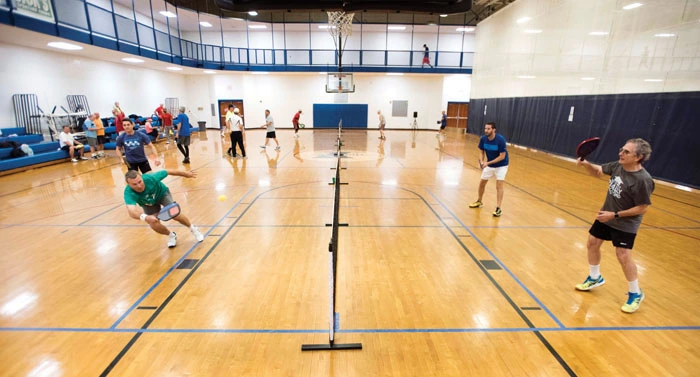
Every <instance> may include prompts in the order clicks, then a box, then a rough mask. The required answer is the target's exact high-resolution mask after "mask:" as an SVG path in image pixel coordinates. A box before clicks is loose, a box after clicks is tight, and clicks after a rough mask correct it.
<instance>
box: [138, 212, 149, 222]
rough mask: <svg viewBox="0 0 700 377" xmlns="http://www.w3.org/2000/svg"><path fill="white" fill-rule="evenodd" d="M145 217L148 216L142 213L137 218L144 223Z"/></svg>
mask: <svg viewBox="0 0 700 377" xmlns="http://www.w3.org/2000/svg"><path fill="white" fill-rule="evenodd" d="M146 217H148V215H147V214H145V213H142V214H141V216H140V217H139V218H140V219H141V221H146Z"/></svg>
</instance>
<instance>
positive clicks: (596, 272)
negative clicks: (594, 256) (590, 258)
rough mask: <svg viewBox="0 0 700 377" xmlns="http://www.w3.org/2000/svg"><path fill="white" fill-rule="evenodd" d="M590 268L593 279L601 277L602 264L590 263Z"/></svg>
mask: <svg viewBox="0 0 700 377" xmlns="http://www.w3.org/2000/svg"><path fill="white" fill-rule="evenodd" d="M588 270H589V271H590V272H589V273H588V275H590V276H591V279H598V278H599V277H600V265H599V264H597V265H592V264H589V265H588Z"/></svg>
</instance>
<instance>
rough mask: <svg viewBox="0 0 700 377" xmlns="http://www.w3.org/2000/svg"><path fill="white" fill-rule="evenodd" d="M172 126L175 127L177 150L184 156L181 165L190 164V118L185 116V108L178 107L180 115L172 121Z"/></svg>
mask: <svg viewBox="0 0 700 377" xmlns="http://www.w3.org/2000/svg"><path fill="white" fill-rule="evenodd" d="M173 124H174V125H176V126H177V132H176V133H175V139H176V140H177V149H179V150H180V152H181V153H182V154H183V155H184V156H185V159H184V160H182V163H183V164H189V163H190V128H191V127H192V126H190V118H189V117H187V115H186V114H185V106H180V114H178V115H177V118H175V119H174V120H173Z"/></svg>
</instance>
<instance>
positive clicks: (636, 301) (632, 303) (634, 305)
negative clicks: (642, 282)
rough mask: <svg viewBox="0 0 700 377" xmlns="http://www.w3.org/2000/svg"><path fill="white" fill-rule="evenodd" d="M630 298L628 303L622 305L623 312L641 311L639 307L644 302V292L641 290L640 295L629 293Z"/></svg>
mask: <svg viewBox="0 0 700 377" xmlns="http://www.w3.org/2000/svg"><path fill="white" fill-rule="evenodd" d="M627 294H628V295H629V297H628V298H627V302H626V303H625V304H624V305H622V311H623V312H625V313H634V312H636V311H637V309H639V305H640V304H641V303H642V301H644V292H642V290H641V289H640V290H639V293H632V292H627Z"/></svg>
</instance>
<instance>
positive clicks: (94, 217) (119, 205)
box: [78, 203, 123, 226]
mask: <svg viewBox="0 0 700 377" xmlns="http://www.w3.org/2000/svg"><path fill="white" fill-rule="evenodd" d="M121 206H123V204H121V203H120V204H117V205H116V206H114V207H112V208H110V209H108V210H106V211H103V212H100V213H99V214H97V215H95V216H93V217H91V218H89V219H87V220H85V221H83V222H82V223H80V224H78V226H81V225H83V224H85V223H87V222H89V221H92V220H94V219H96V218H98V217H100V216H102V215H104V214H105V213H107V212H111V211H113V210H115V209H117V208H119V207H121Z"/></svg>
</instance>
